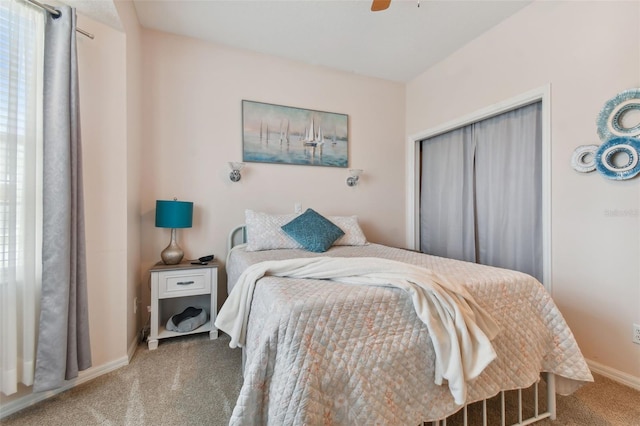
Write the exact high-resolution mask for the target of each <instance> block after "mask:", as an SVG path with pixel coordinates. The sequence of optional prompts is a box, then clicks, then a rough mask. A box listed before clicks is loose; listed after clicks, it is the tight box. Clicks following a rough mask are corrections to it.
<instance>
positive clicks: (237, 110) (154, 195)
mask: <svg viewBox="0 0 640 426" xmlns="http://www.w3.org/2000/svg"><path fill="white" fill-rule="evenodd" d="M143 40H144V53H143V55H144V56H143V58H144V85H143V90H144V101H143V106H144V114H143V124H144V126H143V128H144V151H143V154H142V157H143V166H142V172H143V177H142V195H141V196H142V210H143V218H142V259H143V267H144V268H143V269H146V268H148V267H149V266H150V265H151V264H152V263H154V262H156V261H158V260H159V257H160V251H162V249H163V248H164V247H165V246H166V245H167V244H168V243H169V238H170V231H169V230H168V229H160V228H155V227H154V214H155V201H156V200H157V199H172V198H173V197H177V198H178V199H179V200H188V201H193V202H194V221H193V228H191V229H183V230H179V231H178V238H179V240H180V241H179V242H180V244H181V246H182V247H183V249H184V250H185V256H186V257H187V258H196V257H200V256H203V255H206V254H210V253H214V254H215V255H216V256H217V257H218V258H219V259H221V260H222V261H224V258H225V255H226V249H225V245H226V238H227V234H228V232H229V230H230V229H231V228H232V227H233V226H235V225H238V224H241V223H243V222H244V210H245V209H255V210H261V211H267V212H272V213H288V212H293V209H294V203H295V202H301V203H302V206H303V208H307V207H311V208H314V209H316V210H317V211H319V212H320V213H322V214H330V215H352V214H355V215H358V216H359V218H360V219H361V223H362V227H363V229H364V231H365V233H366V235H367V237H368V238H369V239H370V240H372V241H378V242H383V243H387V244H391V245H396V246H399V245H403V244H404V226H405V219H404V192H403V189H402V188H403V186H404V175H403V172H402V170H403V168H404V151H403V148H402V146H403V143H404V103H405V98H404V86H403V85H401V84H398V83H392V82H388V81H383V80H378V79H372V78H365V77H361V76H357V75H353V74H348V73H343V72H337V71H332V70H328V69H325V68H320V67H314V66H310V65H303V64H299V63H296V62H291V61H286V60H281V59H277V58H274V57H271V56H265V55H259V54H253V53H249V52H245V51H241V50H237V49H231V48H227V47H222V46H219V45H216V44H212V43H206V42H201V41H198V40H194V39H190V38H185V37H179V36H175V35H171V34H166V33H160V32H155V31H147V30H145V31H144V35H143ZM243 99H246V100H254V101H262V102H268V103H275V104H280V105H289V106H296V107H303V108H310V109H317V110H322V111H331V112H338V113H344V114H348V115H349V138H350V141H349V144H350V145H349V166H350V167H355V168H361V169H364V170H365V172H364V176H363V177H362V179H361V183H360V185H358V186H357V187H354V188H350V187H348V186H347V185H346V183H345V180H346V178H347V176H348V173H347V170H346V169H344V168H334V167H310V166H294V165H274V164H259V163H248V164H247V165H246V167H245V169H244V170H243V173H242V175H243V177H242V180H241V181H240V182H238V183H232V182H231V181H230V180H229V177H228V176H229V169H228V166H227V162H228V161H241V159H242V133H241V131H242V123H241V101H242V100H243ZM220 279H221V283H222V284H223V285H222V286H221V287H223V288H222V289H221V290H220V292H219V294H220V297H223V296H225V297H226V289H225V288H224V283H225V281H224V275H223V274H220ZM147 291H148V290H147Z"/></svg>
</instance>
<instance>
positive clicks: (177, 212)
mask: <svg viewBox="0 0 640 426" xmlns="http://www.w3.org/2000/svg"><path fill="white" fill-rule="evenodd" d="M192 222H193V203H192V202H190V201H178V200H177V198H174V199H173V201H165V200H157V201H156V228H171V242H170V243H169V245H168V246H167V248H165V249H164V250H162V253H161V254H160V257H161V258H162V261H163V262H164V264H165V265H177V264H178V263H180V262H181V261H182V257H183V256H184V252H183V251H182V249H181V248H180V246H179V245H178V243H177V242H176V228H191V225H192Z"/></svg>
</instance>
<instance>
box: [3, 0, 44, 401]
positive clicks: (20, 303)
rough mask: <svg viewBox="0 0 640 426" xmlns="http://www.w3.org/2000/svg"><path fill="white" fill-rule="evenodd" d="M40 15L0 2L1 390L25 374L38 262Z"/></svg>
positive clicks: (31, 354) (29, 367)
mask: <svg viewBox="0 0 640 426" xmlns="http://www.w3.org/2000/svg"><path fill="white" fill-rule="evenodd" d="M43 37H44V16H43V13H42V11H41V10H39V9H38V8H35V7H32V6H30V5H27V4H25V3H24V2H19V1H16V0H11V1H2V2H0V154H1V155H0V194H1V198H0V290H1V298H0V312H1V320H2V324H3V327H2V335H1V336H0V346H1V347H2V349H1V350H0V354H1V355H2V372H1V373H2V383H1V385H2V386H1V390H2V392H3V393H5V394H11V393H13V392H15V391H16V383H17V382H22V383H24V384H26V385H30V384H31V383H32V382H33V364H34V359H35V341H36V338H35V335H36V324H37V321H36V320H37V309H36V307H37V304H38V299H39V292H38V288H39V283H40V269H41V267H40V264H41V261H40V259H41V254H40V253H41V249H40V235H41V228H42V225H41V216H42V213H41V200H42V195H41V187H42V183H41V181H42V172H41V170H42V166H41V164H42V61H43V55H42V52H43V50H42V49H43Z"/></svg>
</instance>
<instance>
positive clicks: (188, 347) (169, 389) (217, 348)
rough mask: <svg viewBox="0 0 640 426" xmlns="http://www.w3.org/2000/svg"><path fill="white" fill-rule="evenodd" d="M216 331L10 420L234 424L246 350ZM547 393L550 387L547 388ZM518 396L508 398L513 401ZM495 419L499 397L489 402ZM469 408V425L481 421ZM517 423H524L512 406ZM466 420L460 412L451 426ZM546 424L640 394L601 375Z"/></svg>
mask: <svg viewBox="0 0 640 426" xmlns="http://www.w3.org/2000/svg"><path fill="white" fill-rule="evenodd" d="M207 337H208V335H198V336H187V337H183V338H176V339H170V340H163V341H161V342H160V345H159V346H158V349H157V350H155V351H149V350H147V348H146V345H141V346H140V347H139V348H138V351H137V352H136V355H135V357H134V358H133V360H132V362H131V364H130V365H128V366H127V367H123V368H121V369H119V370H117V371H114V372H111V373H109V374H106V375H104V376H101V377H99V378H97V379H95V380H92V381H91V382H88V383H85V384H83V385H80V386H78V387H76V388H73V389H71V390H69V391H67V392H65V393H62V394H60V395H57V396H55V397H53V398H50V399H48V400H46V401H43V402H41V403H39V404H36V405H34V406H32V407H29V408H27V409H25V410H23V411H21V412H19V413H16V414H14V415H13V416H10V417H8V418H6V419H4V420H3V421H2V424H3V425H6V426H18V425H47V426H55V425H65V426H67V425H113V426H116V425H127V426H130V425H185V426H186V425H212V426H215V425H226V424H227V423H228V419H229V416H230V414H231V411H232V410H233V406H234V404H235V400H236V397H237V395H238V392H239V390H240V386H241V384H242V378H241V374H240V363H241V360H240V358H241V355H240V351H239V350H234V349H229V346H228V343H229V338H228V337H227V336H225V335H222V337H221V338H220V339H218V340H213V341H210V340H208V338H207ZM540 392H541V395H544V386H543V385H542V386H541V388H540ZM514 404H515V395H513V396H511V395H509V396H508V397H507V407H512V406H514ZM488 407H489V410H490V415H489V424H490V425H494V424H499V420H497V419H498V417H496V416H494V413H495V412H496V411H498V410H499V407H500V402H499V400H496V401H491V402H490V403H489V404H488ZM480 419H481V414H480V413H479V412H476V410H474V409H473V408H470V410H469V424H470V425H478V424H481V420H480ZM507 420H508V421H509V422H516V421H517V414H516V413H515V412H514V410H510V412H509V417H508V418H507ZM456 424H462V423H461V416H459V415H458V416H455V417H454V418H453V419H451V420H449V421H448V422H447V426H451V425H456ZM538 424H540V425H575V426H587V425H597V426H600V425H602V426H605V425H613V426H640V392H638V391H635V390H633V389H631V388H628V387H626V386H622V385H620V384H618V383H616V382H613V381H611V380H609V379H606V378H604V377H601V376H597V377H596V382H595V383H592V384H589V385H586V386H584V387H583V388H581V389H580V390H578V391H577V392H576V393H574V394H573V395H571V396H568V397H562V396H559V397H558V419H557V420H555V421H550V420H543V421H542V422H540V423H538Z"/></svg>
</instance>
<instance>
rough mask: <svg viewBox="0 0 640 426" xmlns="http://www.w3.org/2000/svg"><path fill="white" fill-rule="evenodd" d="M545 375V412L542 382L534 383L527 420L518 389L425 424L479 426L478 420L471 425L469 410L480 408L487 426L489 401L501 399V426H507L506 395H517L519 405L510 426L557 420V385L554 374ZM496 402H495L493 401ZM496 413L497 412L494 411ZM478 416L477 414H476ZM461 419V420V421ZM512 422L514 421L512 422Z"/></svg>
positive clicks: (520, 392)
mask: <svg viewBox="0 0 640 426" xmlns="http://www.w3.org/2000/svg"><path fill="white" fill-rule="evenodd" d="M544 375H545V379H546V383H547V388H546V397H547V403H546V407H545V409H544V410H541V408H540V407H541V404H540V401H539V385H540V381H537V382H536V383H534V384H533V385H532V386H531V388H528V389H532V393H533V395H531V397H532V398H533V401H532V402H531V406H532V408H533V413H528V414H529V416H528V417H527V418H524V414H523V413H524V411H525V410H524V408H523V407H524V405H523V389H516V390H513V391H501V392H500V393H499V394H498V395H496V396H494V397H493V398H489V399H485V400H482V401H477V402H474V403H472V404H469V405H465V406H464V407H462V409H461V410H460V411H458V412H457V413H455V414H452V415H451V416H449V417H446V418H444V419H441V420H434V421H433V422H428V423H425V425H428V424H431V425H432V426H447V420H448V419H452V424H456V425H458V424H462V425H463V426H469V425H479V424H480V422H479V421H478V419H477V418H475V419H474V420H473V422H472V423H469V412H468V411H469V408H468V407H471V406H473V408H474V409H475V411H478V408H479V407H481V417H482V426H487V425H488V424H489V423H488V409H487V401H493V400H494V399H497V398H499V400H500V408H499V411H500V426H506V424H507V417H508V416H507V403H506V395H507V393H515V394H516V401H515V404H516V405H517V408H516V410H517V417H518V418H517V421H516V422H515V423H509V424H510V425H514V426H515V425H530V424H533V423H536V422H539V421H540V420H543V419H546V418H549V419H551V420H555V418H556V385H555V376H554V375H553V374H552V373H544ZM493 402H495V401H493ZM494 411H495V410H494ZM476 414H477V413H476ZM509 414H510V417H513V414H512V410H509ZM454 416H455V421H453V418H454ZM460 417H461V419H460ZM510 421H512V420H510ZM491 424H496V423H495V422H493V421H492V423H491Z"/></svg>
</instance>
